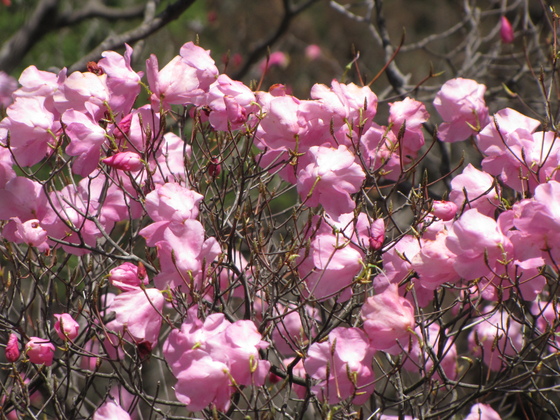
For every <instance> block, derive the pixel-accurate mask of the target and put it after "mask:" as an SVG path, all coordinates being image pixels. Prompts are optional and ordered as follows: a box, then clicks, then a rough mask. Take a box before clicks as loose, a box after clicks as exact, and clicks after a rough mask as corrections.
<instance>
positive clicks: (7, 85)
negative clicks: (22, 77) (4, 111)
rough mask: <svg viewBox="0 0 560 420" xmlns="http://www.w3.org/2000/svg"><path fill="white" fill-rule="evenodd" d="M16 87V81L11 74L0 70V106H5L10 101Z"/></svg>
mask: <svg viewBox="0 0 560 420" xmlns="http://www.w3.org/2000/svg"><path fill="white" fill-rule="evenodd" d="M17 88H18V82H17V80H16V79H14V78H13V77H12V76H9V75H7V74H6V73H4V72H3V71H0V107H4V108H7V107H8V106H9V105H10V104H11V103H12V102H13V99H12V93H14V92H15V91H16V89H17Z"/></svg>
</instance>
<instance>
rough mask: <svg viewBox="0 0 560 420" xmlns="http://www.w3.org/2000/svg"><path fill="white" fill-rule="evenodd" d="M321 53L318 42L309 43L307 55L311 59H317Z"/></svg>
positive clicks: (306, 50)
mask: <svg viewBox="0 0 560 420" xmlns="http://www.w3.org/2000/svg"><path fill="white" fill-rule="evenodd" d="M321 54H322V52H321V47H319V46H318V45H316V44H311V45H308V46H307V47H306V48H305V57H307V59H308V60H309V61H314V60H317V59H318V58H319V57H321Z"/></svg>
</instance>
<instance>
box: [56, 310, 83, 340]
mask: <svg viewBox="0 0 560 420" xmlns="http://www.w3.org/2000/svg"><path fill="white" fill-rule="evenodd" d="M53 316H54V317H55V318H56V322H55V324H54V329H55V331H56V334H57V335H58V336H59V337H60V339H61V340H64V341H66V340H70V341H72V340H74V339H75V338H76V337H77V336H78V333H79V332H80V324H78V323H77V322H76V320H75V319H74V318H72V315H70V314H54V315H53Z"/></svg>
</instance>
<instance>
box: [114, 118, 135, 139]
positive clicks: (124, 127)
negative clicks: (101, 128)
mask: <svg viewBox="0 0 560 420" xmlns="http://www.w3.org/2000/svg"><path fill="white" fill-rule="evenodd" d="M133 116H134V115H133V114H128V115H125V116H124V117H123V118H122V120H120V121H119V122H118V124H117V126H116V127H115V129H114V130H113V135H114V136H115V139H116V140H124V138H125V136H127V135H128V133H129V132H130V126H131V124H132V117H133Z"/></svg>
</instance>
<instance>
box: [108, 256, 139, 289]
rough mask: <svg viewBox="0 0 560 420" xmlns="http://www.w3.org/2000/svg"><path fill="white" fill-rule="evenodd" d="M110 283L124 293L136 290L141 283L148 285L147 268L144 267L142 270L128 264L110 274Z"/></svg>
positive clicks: (114, 269) (120, 266)
mask: <svg viewBox="0 0 560 420" xmlns="http://www.w3.org/2000/svg"><path fill="white" fill-rule="evenodd" d="M109 281H110V282H111V284H112V285H113V286H115V287H118V288H119V289H120V290H122V291H123V292H129V291H132V290H136V289H138V288H139V287H140V284H141V283H144V284H146V283H147V282H148V279H147V273H146V268H145V267H144V266H142V268H141V269H140V268H139V267H136V266H135V265H134V264H132V263H129V262H126V263H124V264H121V265H119V266H118V267H115V268H113V269H112V270H111V271H110V272H109Z"/></svg>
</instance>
